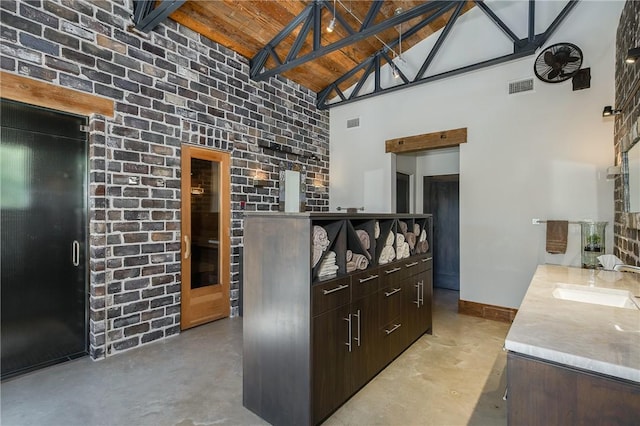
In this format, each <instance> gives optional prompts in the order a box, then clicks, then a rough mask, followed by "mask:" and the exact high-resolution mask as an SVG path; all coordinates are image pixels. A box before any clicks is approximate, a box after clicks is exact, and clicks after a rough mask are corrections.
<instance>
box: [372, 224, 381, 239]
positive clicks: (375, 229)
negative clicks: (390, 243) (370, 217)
mask: <svg viewBox="0 0 640 426" xmlns="http://www.w3.org/2000/svg"><path fill="white" fill-rule="evenodd" d="M373 237H374V238H375V239H376V240H377V239H378V238H380V223H379V222H378V221H377V220H376V223H375V225H374V226H373Z"/></svg>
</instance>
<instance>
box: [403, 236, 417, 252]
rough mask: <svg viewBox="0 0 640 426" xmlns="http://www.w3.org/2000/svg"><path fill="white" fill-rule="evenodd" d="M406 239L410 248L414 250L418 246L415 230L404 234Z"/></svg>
mask: <svg viewBox="0 0 640 426" xmlns="http://www.w3.org/2000/svg"><path fill="white" fill-rule="evenodd" d="M404 239H405V240H406V242H407V243H409V249H411V250H413V249H414V248H415V246H416V234H414V233H413V232H407V233H406V234H405V236H404Z"/></svg>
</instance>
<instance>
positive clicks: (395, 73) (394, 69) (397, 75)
mask: <svg viewBox="0 0 640 426" xmlns="http://www.w3.org/2000/svg"><path fill="white" fill-rule="evenodd" d="M391 74H393V78H400V71H398V67H397V66H396V65H395V64H394V63H393V62H392V63H391Z"/></svg>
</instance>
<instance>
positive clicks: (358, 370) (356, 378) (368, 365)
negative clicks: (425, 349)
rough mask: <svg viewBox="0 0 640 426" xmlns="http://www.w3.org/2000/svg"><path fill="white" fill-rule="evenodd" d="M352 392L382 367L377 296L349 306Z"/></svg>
mask: <svg viewBox="0 0 640 426" xmlns="http://www.w3.org/2000/svg"><path fill="white" fill-rule="evenodd" d="M351 318H352V319H351V327H352V332H351V336H352V351H351V371H352V374H353V383H352V384H353V391H354V392H355V391H357V390H358V389H360V388H361V387H362V386H363V385H364V384H365V383H367V382H368V381H369V379H371V378H372V377H373V376H374V375H375V374H376V373H377V372H378V371H380V370H381V369H382V368H383V367H384V365H385V362H384V361H385V360H384V357H383V356H381V354H380V341H379V337H380V336H379V334H378V309H377V294H375V293H374V294H371V295H369V296H367V297H364V298H361V299H359V300H356V301H354V302H353V304H352V305H351Z"/></svg>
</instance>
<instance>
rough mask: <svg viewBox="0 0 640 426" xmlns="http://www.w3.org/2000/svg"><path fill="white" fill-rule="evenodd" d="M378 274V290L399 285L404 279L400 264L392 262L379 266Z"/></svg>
mask: <svg viewBox="0 0 640 426" xmlns="http://www.w3.org/2000/svg"><path fill="white" fill-rule="evenodd" d="M378 274H379V275H380V288H386V287H389V286H391V285H400V283H401V282H402V280H403V278H404V277H405V275H404V270H403V267H402V263H401V262H393V263H389V264H388V265H384V266H380V268H378Z"/></svg>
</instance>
